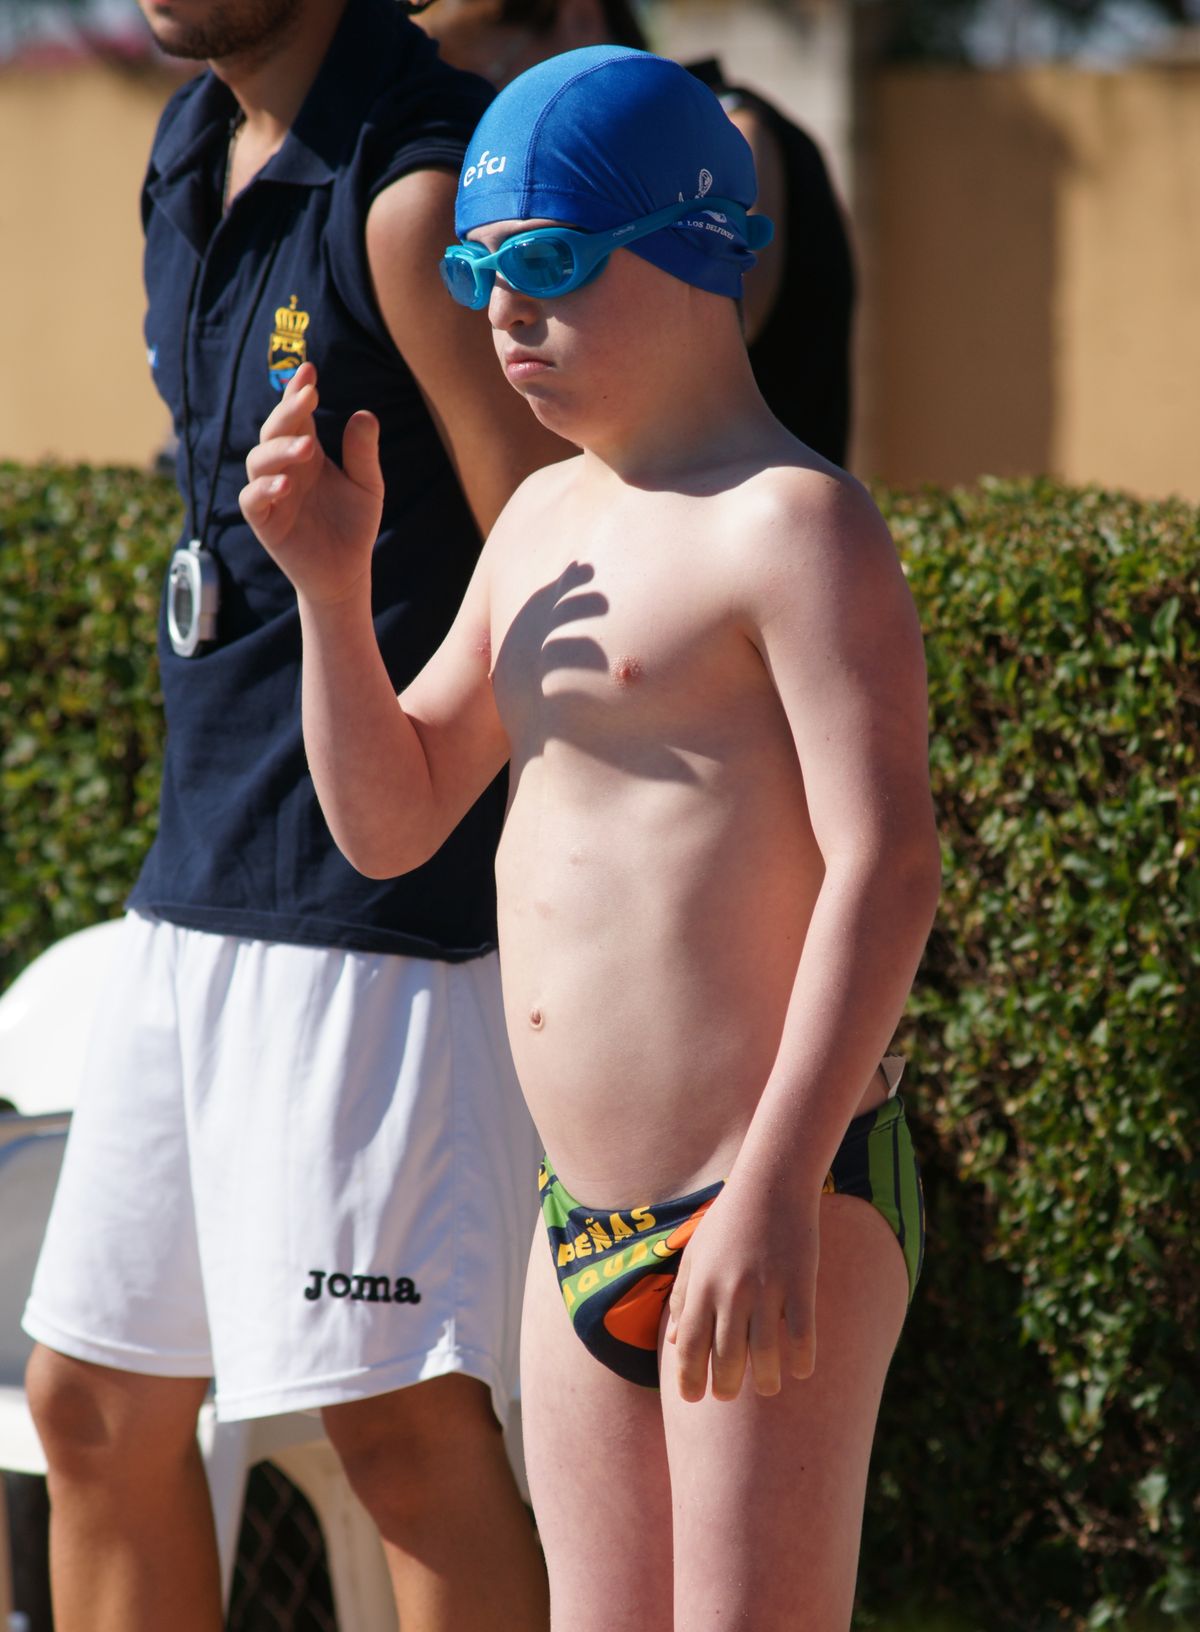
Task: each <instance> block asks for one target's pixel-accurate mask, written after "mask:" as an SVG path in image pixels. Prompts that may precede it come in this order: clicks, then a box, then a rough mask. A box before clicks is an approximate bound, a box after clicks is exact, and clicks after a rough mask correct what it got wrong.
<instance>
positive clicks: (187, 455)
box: [179, 238, 280, 550]
mask: <svg viewBox="0 0 1200 1632" xmlns="http://www.w3.org/2000/svg"><path fill="white" fill-rule="evenodd" d="M279 245H280V240H279V239H278V238H276V239H275V241H274V243H273V244H272V245H271V252H270V254H269V255H268V256H267V258H266V260H265V261H264V262H263V268H262V271H261V272H260V273H259V275H258V280H257V282H256V283H255V285H254V294H253V297H252V298H251V301H250V304H249V306H248V307H247V309H246V316H245V319H244V321H243V323H242V327H241V332H240V333H239V335H238V340H237V345H236V346H235V347H234V350H233V359H232V361H231V363H230V366H229V385H228V388H227V389H226V392H225V405H224V407H223V408H222V410H221V429H220V435H219V436H218V438H217V451H216V457H215V458H214V459H213V472H212V481H211V482H210V483H209V486H208V502H207V504H206V505H205V507H204V519H203V521H202V522H201V524H200V527H199V529H198V530H197V529H196V519H197V518H196V468H195V459H194V457H193V454H192V410H191V403H190V401H189V398H188V340H189V339H190V337H191V332H192V323H193V321H194V319H195V315H196V314H195V306H196V292H197V290H198V288H199V285H200V275H201V272H202V271H203V268H204V260H199V261H197V262H196V265H195V266H194V267H193V268H192V277H191V282H190V283H189V284H188V294H187V305H186V307H185V308H184V317H183V335H182V338H181V340H180V345H179V378H180V385H181V390H182V397H183V462H184V469H185V471H186V473H187V502H188V514H189V516H190V517H191V521H192V537H193V538H194V539H199V541H200V543H201V544H203V545H204V547H205V548H206V549H208V550H211V548H212V546H211V544H210V543H209V541H208V538H207V536H206V535H207V533H208V525H209V522H210V521H211V520H212V513H213V504H214V503H215V502H216V497H217V483H218V481H219V480H220V476H221V457H222V455H223V454H224V452H225V439H226V437H227V436H228V435H229V420H230V417H231V415H232V413H233V397H234V392H235V391H236V390H237V374H238V368H239V367H240V365H241V361H242V353H243V351H244V350H245V349H246V341H247V339H248V338H249V336H250V325H251V324H252V323H253V322H254V314H255V312H257V310H258V303H259V301H260V300H261V299H262V297H263V294H264V292H265V290H266V287H267V280H268V279H269V278H270V276H271V269H272V267H273V266H274V265H275V257H276V255H278V253H279ZM205 259H207V256H206V257H205Z"/></svg>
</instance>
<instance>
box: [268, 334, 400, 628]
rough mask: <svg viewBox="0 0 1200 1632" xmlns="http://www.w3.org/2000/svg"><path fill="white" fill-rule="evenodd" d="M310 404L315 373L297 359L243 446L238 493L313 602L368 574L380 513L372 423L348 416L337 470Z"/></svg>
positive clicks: (348, 589)
mask: <svg viewBox="0 0 1200 1632" xmlns="http://www.w3.org/2000/svg"><path fill="white" fill-rule="evenodd" d="M316 407H317V371H316V369H315V368H314V367H313V365H312V364H311V363H304V364H302V365H301V367H300V368H298V369H297V370H296V372H295V374H294V375H293V376H292V378H291V379H290V380H289V381H288V384H287V387H286V388H285V390H284V393H283V397H282V398H281V400H280V402H279V404H278V406H277V407H276V408H274V409H273V410H272V412H271V414H270V415H269V416H268V418H267V419H266V421H265V422H264V424H263V428H262V431H261V432H260V435H259V441H258V445H257V447H254V448H252V449H251V450H250V453H249V456H248V457H247V459H246V473H247V475H248V476H249V478H250V480H249V483H248V484H247V485H246V486H245V487H244V488H243V489H242V491H241V493H240V495H239V498H238V502H239V503H240V505H241V509H242V514H243V515H244V516H245V518H246V520H247V521H248V522H249V524H250V526H251V528H252V529H253V530H254V533H255V535H256V536H257V538H258V539H259V542H260V543H261V544H262V545H263V547H264V548H265V549H266V550H267V551H268V553H269V554H270V556H271V557H272V559H273V560H274V561H275V562H276V564H277V565H278V566H279V567H280V568H282V570H283V571H284V572H285V573H286V574H287V575H288V577H289V578H290V579H291V581H292V583H293V584H294V585H295V586H296V591H297V594H299V595H302V596H303V597H304V598H305V599H306V600H308V601H309V602H310V603H312V604H314V605H317V604H332V603H334V602H338V601H342V600H345V599H346V598H347V597H348V596H349V595H351V594H352V593H353V592H354V590H355V589H356V587H357V586H358V585H359V583H360V582H361V580H363V579H364V578H368V579H369V576H370V571H371V550H372V548H373V546H374V543H375V539H376V536H377V535H378V532H379V518H380V516H381V514H382V511H383V477H382V475H381V473H380V469H379V421H378V420H377V419H376V418H375V416H374V414H371V413H366V412H360V413H357V414H354V415H352V416H351V418H350V420H349V422H348V423H347V425H346V431H345V435H344V437H343V439H342V469H341V470H339V469H338V467H337V465H335V464H334V462H333V461H332V460H331V459H327V458H326V457H325V454H324V452H323V450H322V448H321V444H320V442H319V441H318V440H317V430H316V422H315V419H314V417H313V416H314V414H315V412H316Z"/></svg>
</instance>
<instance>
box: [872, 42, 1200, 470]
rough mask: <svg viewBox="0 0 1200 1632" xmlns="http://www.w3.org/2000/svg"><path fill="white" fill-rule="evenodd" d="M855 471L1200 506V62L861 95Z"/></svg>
mask: <svg viewBox="0 0 1200 1632" xmlns="http://www.w3.org/2000/svg"><path fill="white" fill-rule="evenodd" d="M864 113H865V123H864V127H863V138H864V161H865V162H864V172H863V177H862V179H861V181H860V189H861V191H860V197H862V198H863V200H864V202H865V203H866V204H868V206H869V210H868V213H867V219H866V220H865V221H862V222H860V234H861V237H862V240H863V241H862V249H863V262H864V270H865V273H866V277H867V281H868V301H867V313H866V323H865V332H864V334H863V344H862V350H861V356H860V363H861V375H862V399H863V412H862V423H861V426H860V434H859V440H858V449H857V460H856V463H857V465H858V468H860V469H862V470H864V471H867V472H868V473H870V474H873V475H880V476H883V477H885V478H888V479H891V480H897V481H905V482H910V481H915V480H931V481H938V482H949V481H968V480H971V479H972V478H974V477H976V476H978V475H980V474H982V473H988V472H990V473H992V474H998V475H1007V474H1014V473H1030V472H1038V473H1040V472H1048V473H1051V474H1055V475H1058V476H1062V477H1065V478H1066V479H1068V480H1070V481H1078V482H1093V481H1094V482H1101V483H1104V484H1106V485H1109V486H1115V487H1121V488H1126V489H1129V490H1132V491H1134V492H1139V493H1144V494H1148V495H1156V494H1168V493H1180V494H1183V495H1184V496H1186V497H1188V498H1191V499H1194V500H1200V64H1192V65H1190V66H1179V67H1174V68H1166V67H1164V68H1160V69H1155V68H1140V69H1134V70H1131V71H1129V72H1126V73H1122V74H1101V73H1084V72H1075V71H1072V70H1070V69H1057V70H1056V69H1050V68H1043V69H1033V70H1026V71H1023V72H1013V73H988V74H975V75H964V74H960V73H955V72H951V71H936V70H929V69H924V70H911V71H898V70H890V71H888V72H886V73H884V74H882V75H880V76H879V77H878V78H877V79H876V80H875V81H874V83H873V85H872V88H871V91H870V93H869V95H868V96H867V98H866V99H865V105H864Z"/></svg>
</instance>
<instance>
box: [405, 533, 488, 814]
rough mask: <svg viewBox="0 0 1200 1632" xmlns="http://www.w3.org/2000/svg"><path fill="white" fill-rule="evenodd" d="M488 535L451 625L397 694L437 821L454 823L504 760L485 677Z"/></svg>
mask: <svg viewBox="0 0 1200 1632" xmlns="http://www.w3.org/2000/svg"><path fill="white" fill-rule="evenodd" d="M492 558H493V547H492V544H491V540H489V542H488V544H485V545H484V548H483V551H482V553H481V555H480V557H479V560H478V562H477V563H476V566H475V571H474V573H473V574H472V577H471V582H470V584H469V585H468V586H467V592H466V594H465V596H464V597H463V602H462V605H461V606H460V607H459V610H458V613H457V615H456V616H455V619H454V622H453V623H452V624H451V626H450V628H449V630H448V631H447V633H446V637H445V639H444V640H443V641H442V643H441V645H440V646H439V647H438V649H437V651H436V652H435V653H434V654H433V656H432V657H431V658H430V659H429V661H428V663H426V665H425V667H424V668H423V669H422V670H421V672H420V674H418V675H417V677H416V679H415V680H413V681H412V683H411V684H410V685H408V686H406V687H405V689H404V691H403V692H401V694H400V705H401V707H402V708H403V710H404V712H405V714H406V715H407V716H408V718H409V720H410V721H411V722H412V725H413V727H414V729H415V730H416V733H417V736H418V737H419V738H420V741H421V747H422V749H423V751H424V754H425V762H426V764H427V766H428V770H429V781H430V786H431V788H432V790H433V796H434V801H435V804H436V806H437V809H438V811H439V813H440V817H441V820H442V821H443V823H444V824H446V825H447V830H448V829H449V827H453V826H456V825H457V823H458V822H459V821H460V820H461V819H462V817H463V816H464V815H465V814H466V812H467V811H468V810H469V809H470V807H471V805H472V804H474V802H475V800H476V799H477V798H478V797H479V795H480V794H481V793H482V792H483V790H484V788H486V787H487V785H488V784H489V783H490V782H491V781H492V779H493V777H495V776H496V775H497V774H498V773H499V772H500V770H501V769H502V768H503V766H504V765H505V763H506V762H507V760H508V756H509V746H508V737H507V735H506V733H505V730H504V727H503V726H502V725H501V723H500V716H499V714H498V713H497V711H496V704H495V698H494V696H493V693H492V679H491V582H490V580H491V569H492Z"/></svg>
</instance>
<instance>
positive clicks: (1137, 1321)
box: [864, 483, 1200, 1632]
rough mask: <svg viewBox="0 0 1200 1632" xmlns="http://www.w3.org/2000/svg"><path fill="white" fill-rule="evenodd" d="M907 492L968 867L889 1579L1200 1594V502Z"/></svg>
mask: <svg viewBox="0 0 1200 1632" xmlns="http://www.w3.org/2000/svg"><path fill="white" fill-rule="evenodd" d="M883 503H884V508H885V510H886V512H887V514H888V518H889V520H890V522H891V525H892V527H893V530H894V533H895V536H896V539H897V543H898V545H899V548H900V551H901V554H902V557H903V559H904V562H905V566H906V569H907V571H908V575H909V582H910V584H911V585H912V589H913V592H914V594H915V596H916V599H917V602H918V604H919V607H920V611H921V617H922V622H923V625H924V628H925V632H926V644H927V650H928V660H929V670H930V692H931V712H932V719H933V723H934V740H933V745H932V763H933V779H934V790H935V799H936V804H937V808H938V812H939V817H940V822H941V831H942V839H943V852H944V893H943V899H942V904H941V909H940V912H939V916H938V922H937V925H936V928H935V932H934V934H933V936H932V938H931V940H930V943H929V947H928V950H927V954H926V957H925V960H924V964H923V968H922V972H921V976H920V979H919V982H918V985H917V988H916V990H915V992H914V996H913V1001H912V1004H911V1009H910V1018H909V1019H908V1020H907V1021H906V1023H905V1026H904V1042H905V1044H906V1047H907V1051H908V1052H909V1054H910V1056H911V1060H912V1065H911V1067H910V1069H911V1072H912V1078H911V1089H910V1096H911V1099H912V1101H913V1103H914V1104H915V1107H916V1109H917V1112H918V1114H919V1117H920V1119H921V1132H922V1136H923V1137H922V1146H923V1149H922V1154H923V1157H924V1161H925V1165H926V1169H927V1188H928V1192H929V1213H930V1254H929V1261H928V1262H929V1269H928V1276H927V1279H926V1282H925V1285H924V1287H923V1289H922V1291H921V1293H920V1295H919V1296H918V1299H917V1302H916V1304H915V1306H914V1310H913V1315H912V1318H911V1321H910V1325H909V1329H908V1331H907V1333H906V1336H905V1339H904V1341H903V1343H902V1345H901V1350H900V1353H899V1355H898V1357H897V1363H896V1366H895V1368H894V1371H893V1374H892V1377H891V1379H890V1381H889V1387H888V1392H887V1398H886V1401H885V1413H884V1424H883V1432H882V1434H881V1438H880V1445H879V1454H878V1456H877V1458H876V1464H875V1468H876V1478H875V1479H874V1481H873V1489H872V1498H871V1511H870V1514H869V1518H868V1531H867V1538H868V1539H867V1544H866V1551H865V1566H864V1586H865V1589H866V1590H865V1599H866V1603H867V1605H868V1606H869V1608H870V1609H871V1610H872V1611H876V1612H882V1610H883V1608H884V1606H885V1605H887V1604H889V1603H892V1602H895V1601H896V1600H898V1599H902V1598H903V1597H904V1596H905V1594H906V1593H909V1592H911V1590H912V1585H913V1583H914V1581H919V1582H920V1583H922V1584H923V1589H924V1598H925V1603H926V1606H929V1604H930V1603H931V1602H932V1603H936V1602H937V1601H939V1600H941V1601H944V1602H945V1603H947V1604H952V1605H957V1606H959V1607H963V1606H965V1607H966V1608H967V1610H968V1612H969V1619H968V1620H967V1622H966V1623H965V1624H967V1625H969V1626H970V1627H971V1628H973V1629H974V1628H979V1629H980V1632H993V1629H999V1628H1007V1627H1013V1628H1018V1627H1019V1628H1022V1629H1023V1632H1036V1629H1038V1628H1041V1627H1050V1626H1081V1625H1084V1626H1088V1627H1097V1628H1098V1627H1121V1626H1126V1625H1130V1624H1137V1625H1139V1626H1140V1625H1149V1624H1152V1619H1151V1617H1150V1612H1151V1611H1156V1612H1158V1614H1160V1615H1162V1616H1167V1617H1170V1618H1172V1620H1173V1622H1174V1624H1177V1625H1181V1626H1188V1627H1195V1626H1200V1552H1198V1546H1197V1542H1198V1537H1200V1430H1198V1425H1200V1358H1198V1355H1197V1341H1196V1339H1197V1326H1198V1322H1197V1313H1198V1311H1197V1303H1198V1300H1200V1256H1198V1254H1197V1252H1196V1250H1195V1246H1194V1244H1193V1238H1194V1235H1195V1232H1196V1227H1197V1205H1196V1203H1197V1197H1198V1196H1200V1151H1198V1147H1197V1115H1196V1112H1197V1102H1198V1099H1200V1014H1198V1010H1197V1004H1196V994H1197V990H1198V980H1197V972H1198V967H1200V869H1198V868H1197V865H1196V851H1197V842H1198V839H1200V755H1198V748H1200V709H1198V706H1197V705H1198V703H1200V664H1198V663H1197V657H1198V655H1200V633H1198V630H1200V515H1198V514H1197V512H1196V511H1195V510H1194V509H1193V508H1191V507H1189V506H1186V505H1182V504H1146V503H1137V502H1135V501H1133V500H1131V499H1128V498H1124V497H1121V496H1118V495H1114V494H1106V493H1101V492H1097V491H1092V490H1088V491H1075V490H1068V489H1064V488H1062V487H1057V486H1053V485H1051V484H1048V483H1021V484H1015V483H985V484H984V485H983V486H982V487H981V488H980V489H979V490H977V491H972V492H966V493H951V494H946V493H933V492H931V493H926V494H920V495H910V496H903V495H891V496H885V497H884V500H883ZM864 1619H866V1617H864ZM867 1624H870V1622H869V1621H867Z"/></svg>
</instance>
